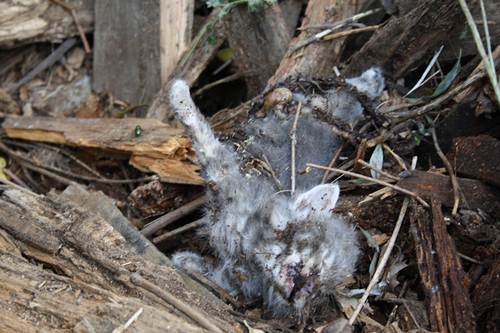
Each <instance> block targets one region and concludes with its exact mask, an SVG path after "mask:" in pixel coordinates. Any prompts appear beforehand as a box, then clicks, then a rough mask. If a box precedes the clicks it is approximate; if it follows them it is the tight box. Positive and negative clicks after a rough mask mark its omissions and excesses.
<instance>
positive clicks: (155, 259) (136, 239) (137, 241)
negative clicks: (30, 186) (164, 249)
mask: <svg viewBox="0 0 500 333" xmlns="http://www.w3.org/2000/svg"><path fill="white" fill-rule="evenodd" d="M59 199H61V200H69V201H71V202H73V203H74V204H78V205H80V206H81V207H84V208H85V209H87V210H89V211H91V212H95V213H96V214H98V215H99V216H100V217H102V218H103V219H104V220H106V221H108V222H109V223H110V224H111V225H112V226H113V228H114V229H115V230H116V231H118V232H119V233H120V234H121V235H122V236H123V238H125V240H126V241H127V242H128V243H129V244H130V246H131V247H132V248H133V249H134V251H135V252H136V253H137V254H138V255H140V256H143V257H144V258H145V259H147V260H149V261H151V262H152V263H155V264H157V265H170V260H169V259H168V258H167V257H166V256H165V255H164V254H163V253H161V252H160V251H158V249H157V248H156V247H155V246H154V245H153V244H152V243H151V242H150V241H149V240H148V239H147V238H146V237H144V236H143V235H142V234H141V233H140V232H139V231H137V229H135V228H134V227H133V226H132V225H131V224H130V222H129V221H128V220H127V218H126V217H125V216H123V214H122V213H121V212H120V210H119V209H118V208H117V207H116V206H115V204H114V202H113V200H112V199H111V198H109V197H108V196H106V195H105V194H104V193H102V192H100V191H99V192H89V191H87V190H86V189H85V188H84V187H83V186H80V185H77V184H75V185H70V186H68V187H67V188H66V189H65V190H64V192H62V193H61V195H59Z"/></svg>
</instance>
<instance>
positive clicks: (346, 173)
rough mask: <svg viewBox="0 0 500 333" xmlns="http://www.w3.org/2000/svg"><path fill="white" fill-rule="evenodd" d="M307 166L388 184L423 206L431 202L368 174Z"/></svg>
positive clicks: (319, 166) (313, 165)
mask: <svg viewBox="0 0 500 333" xmlns="http://www.w3.org/2000/svg"><path fill="white" fill-rule="evenodd" d="M307 166H308V167H310V168H315V169H321V170H328V171H333V172H338V173H341V174H344V175H347V176H351V177H355V178H360V179H364V180H368V181H371V182H374V183H377V184H379V185H383V186H387V187H390V188H392V189H393V190H396V191H398V192H401V193H404V194H406V195H409V196H411V197H412V198H415V199H416V200H417V201H418V202H420V203H421V204H422V206H424V207H426V208H429V207H430V206H429V204H428V203H427V202H425V200H424V199H422V198H421V197H419V196H418V195H416V194H415V193H413V192H411V191H408V190H407V189H404V188H402V187H399V186H397V185H393V184H391V183H388V182H384V181H383V180H380V179H375V178H372V177H368V176H365V175H361V174H359V173H355V172H350V171H345V170H342V169H337V168H329V167H325V166H322V165H317V164H311V163H307Z"/></svg>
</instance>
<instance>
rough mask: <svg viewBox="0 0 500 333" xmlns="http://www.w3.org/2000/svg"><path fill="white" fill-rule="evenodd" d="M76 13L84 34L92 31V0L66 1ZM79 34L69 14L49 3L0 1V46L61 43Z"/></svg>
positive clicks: (42, 1) (58, 6) (48, 0)
mask: <svg viewBox="0 0 500 333" xmlns="http://www.w3.org/2000/svg"><path fill="white" fill-rule="evenodd" d="M65 3H66V4H68V5H69V6H71V7H72V8H73V9H74V10H75V13H76V17H77V18H78V22H79V24H80V26H81V27H82V29H83V31H84V32H90V31H92V30H93V28H94V9H93V6H94V0H65ZM75 35H78V29H77V27H76V25H75V22H74V19H73V17H72V16H71V14H70V13H69V12H68V11H67V10H65V9H64V8H62V7H61V6H60V5H58V4H56V3H54V2H52V1H50V0H24V1H16V0H3V1H1V2H0V47H1V48H5V47H8V48H10V47H16V46H19V45H23V44H28V43H33V42H44V41H50V42H61V41H62V40H63V39H65V38H67V37H71V36H75Z"/></svg>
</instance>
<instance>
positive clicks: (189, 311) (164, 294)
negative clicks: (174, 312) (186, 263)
mask: <svg viewBox="0 0 500 333" xmlns="http://www.w3.org/2000/svg"><path fill="white" fill-rule="evenodd" d="M130 281H131V282H132V283H133V284H135V285H136V286H139V287H141V288H144V289H146V290H148V291H149V292H151V293H153V294H155V295H156V296H158V297H160V298H161V299H163V300H164V301H166V302H167V303H168V304H170V305H172V306H173V307H175V308H176V309H178V310H179V311H181V312H183V313H184V314H186V315H187V316H188V317H189V318H191V319H192V320H194V321H195V322H197V323H198V324H199V325H200V326H201V327H203V328H205V329H207V330H209V331H211V332H216V333H223V331H222V330H221V329H220V328H219V327H217V325H215V324H214V323H213V322H212V320H211V319H210V318H209V317H208V316H207V315H206V314H204V313H202V312H201V311H200V310H198V309H195V308H193V307H191V306H189V305H188V304H186V303H184V302H183V301H181V300H180V299H178V298H177V297H175V296H174V295H172V294H171V293H169V292H168V291H166V290H164V289H161V288H160V287H158V286H156V285H154V284H153V283H151V282H149V281H148V280H146V279H144V278H143V277H142V276H141V275H139V273H134V274H132V275H131V276H130Z"/></svg>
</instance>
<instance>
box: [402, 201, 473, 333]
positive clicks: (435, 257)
mask: <svg viewBox="0 0 500 333" xmlns="http://www.w3.org/2000/svg"><path fill="white" fill-rule="evenodd" d="M410 218H411V224H412V225H411V231H412V234H413V238H414V240H415V248H416V253H417V263H418V269H419V272H420V277H421V279H422V284H423V287H424V291H425V295H426V301H427V308H428V311H429V318H430V322H431V328H432V330H433V331H438V332H441V333H446V332H450V333H451V332H463V333H465V332H475V326H476V323H475V321H474V312H473V308H472V304H471V301H470V298H469V295H468V291H467V289H466V288H465V280H466V278H467V277H466V275H465V273H464V271H463V268H462V264H461V263H460V259H459V257H458V254H457V251H456V249H455V244H454V242H453V240H452V239H451V237H450V235H448V232H447V231H446V223H445V221H444V218H443V213H442V211H441V203H440V202H439V201H438V200H436V199H432V216H431V215H430V214H429V213H428V212H427V211H426V210H425V209H424V208H423V207H421V206H419V205H416V204H413V205H412V213H411V215H410Z"/></svg>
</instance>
